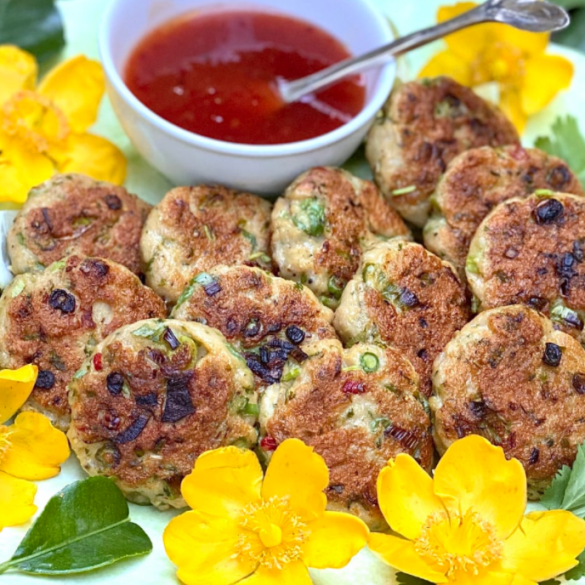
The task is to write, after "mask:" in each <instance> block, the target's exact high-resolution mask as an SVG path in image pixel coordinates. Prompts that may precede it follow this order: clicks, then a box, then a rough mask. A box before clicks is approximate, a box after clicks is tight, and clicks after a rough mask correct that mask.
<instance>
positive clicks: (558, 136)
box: [535, 116, 585, 186]
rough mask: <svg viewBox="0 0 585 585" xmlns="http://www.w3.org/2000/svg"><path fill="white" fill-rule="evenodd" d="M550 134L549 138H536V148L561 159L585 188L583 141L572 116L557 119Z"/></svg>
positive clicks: (584, 150)
mask: <svg viewBox="0 0 585 585" xmlns="http://www.w3.org/2000/svg"><path fill="white" fill-rule="evenodd" d="M552 133H553V136H552V137H551V138H549V137H544V136H541V137H540V138H537V139H536V142H535V146H536V148H540V149H541V150H544V151H545V152H548V154H552V155H555V156H558V157H559V158H562V159H563V160H564V161H565V162H566V163H567V164H568V165H569V167H571V170H572V171H573V172H574V173H575V174H576V175H577V176H578V177H579V180H580V181H581V183H583V185H584V186H585V140H584V139H583V136H581V132H580V131H579V125H578V123H577V120H576V119H575V118H574V117H573V116H566V117H564V118H557V119H556V120H555V123H554V124H553V127H552Z"/></svg>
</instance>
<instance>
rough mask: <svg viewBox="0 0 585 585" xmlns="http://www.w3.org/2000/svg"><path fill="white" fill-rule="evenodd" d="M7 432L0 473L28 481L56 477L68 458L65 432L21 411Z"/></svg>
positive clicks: (32, 414) (0, 460)
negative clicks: (6, 442)
mask: <svg viewBox="0 0 585 585" xmlns="http://www.w3.org/2000/svg"><path fill="white" fill-rule="evenodd" d="M4 428H5V429H7V433H6V438H7V440H8V448H7V450H6V452H5V453H4V454H3V455H0V470H2V471H5V472H6V473H10V475H14V476H15V477H19V478H21V479H29V480H41V479H48V478H49V477H54V476H55V475H57V474H58V473H59V471H60V469H61V464H62V463H64V462H65V461H66V460H67V458H68V457H69V443H68V442H67V437H66V436H65V433H62V432H61V431H60V430H58V429H56V428H55V427H54V426H53V425H52V424H51V421H50V420H49V419H48V418H47V417H46V416H44V415H42V414H38V413H36V412H22V413H21V414H19V415H18V416H17V417H16V420H15V421H14V424H13V425H12V426H10V427H4Z"/></svg>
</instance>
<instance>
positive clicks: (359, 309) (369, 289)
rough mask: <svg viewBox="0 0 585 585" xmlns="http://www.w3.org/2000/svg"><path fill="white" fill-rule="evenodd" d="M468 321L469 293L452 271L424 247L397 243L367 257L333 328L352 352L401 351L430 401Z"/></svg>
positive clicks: (375, 249) (378, 247) (378, 248)
mask: <svg viewBox="0 0 585 585" xmlns="http://www.w3.org/2000/svg"><path fill="white" fill-rule="evenodd" d="M469 317H470V310H469V303H468V299H467V294H466V290H465V287H464V285H463V284H462V283H461V281H460V280H459V278H458V277H457V274H456V273H455V271H454V269H453V267H452V266H451V265H450V264H448V263H447V262H444V261H442V260H441V259H440V258H439V257H437V256H435V255H434V254H432V253H431V252H429V251H427V250H425V249H424V248H423V247H422V246H421V245H420V244H414V243H411V242H401V241H398V240H393V241H391V242H384V243H381V244H377V245H376V246H373V247H372V248H371V249H370V250H368V251H367V252H366V253H365V254H364V255H363V258H362V264H361V266H360V270H359V271H358V272H357V273H356V275H355V276H354V278H353V279H352V280H351V281H350V283H349V284H348V285H347V287H346V289H345V291H344V293H343V296H342V298H341V304H340V305H339V308H338V309H337V311H336V312H335V317H334V320H333V326H334V327H335V329H336V330H337V333H338V334H339V336H340V337H341V339H342V341H344V342H345V343H346V344H348V345H350V346H351V345H353V344H354V343H356V342H366V343H372V342H373V343H380V342H381V343H385V344H388V345H390V346H392V347H396V348H397V349H399V350H400V351H402V352H403V353H404V355H405V356H406V357H407V358H408V359H409V360H410V361H411V362H412V364H413V365H414V367H415V369H416V371H417V372H418V374H419V376H420V386H421V392H422V393H423V394H425V395H426V396H428V395H430V393H431V373H432V367H433V360H434V359H435V357H436V356H437V355H438V354H439V353H440V352H441V351H442V350H443V348H444V347H445V345H446V344H447V342H448V341H449V340H450V339H451V338H452V337H453V335H454V334H455V332H456V331H458V330H459V329H461V327H463V325H465V323H467V321H468V320H469Z"/></svg>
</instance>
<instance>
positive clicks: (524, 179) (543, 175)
mask: <svg viewBox="0 0 585 585" xmlns="http://www.w3.org/2000/svg"><path fill="white" fill-rule="evenodd" d="M539 189H548V190H552V191H563V192H565V193H573V194H575V195H583V187H582V186H581V183H580V181H579V179H578V178H577V177H576V176H575V175H574V174H573V173H572V172H571V170H570V169H569V167H568V166H567V164H566V163H565V162H564V161H562V160H561V159H560V158H557V157H556V156H550V155H548V154H546V153H545V152H543V151H542V150H538V149H536V148H526V149H524V148H522V147H521V146H518V145H514V146H504V147H502V148H491V147H489V146H483V147H481V148H474V149H472V150H468V151H466V152H463V153H462V154H460V155H459V156H457V157H456V158H455V159H453V161H452V162H451V163H450V164H449V166H448V167H447V171H446V172H445V174H444V175H443V176H442V177H441V180H440V181H439V184H438V185H437V190H436V191H435V194H434V195H433V197H432V203H433V214H432V215H431V217H430V218H429V221H428V222H427V223H426V225H425V228H424V241H425V246H426V247H427V248H428V249H429V250H430V251H431V252H434V253H435V254H437V255H438V256H440V257H441V258H443V259H444V260H448V261H449V262H451V263H452V264H453V266H455V268H456V269H457V270H458V272H459V275H460V276H461V277H462V278H463V277H464V276H465V259H466V258H467V252H468V250H469V244H470V242H471V239H472V238H473V235H474V234H475V232H476V230H477V228H478V226H479V224H480V223H481V222H482V220H483V219H484V218H485V216H486V215H488V213H489V212H490V211H491V210H492V209H493V208H494V207H495V206H496V205H498V204H499V203H501V202H502V201H505V200H507V199H512V198H514V197H527V196H528V195H530V194H532V193H534V192H535V191H537V190H539Z"/></svg>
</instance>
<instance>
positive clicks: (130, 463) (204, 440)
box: [68, 319, 258, 510]
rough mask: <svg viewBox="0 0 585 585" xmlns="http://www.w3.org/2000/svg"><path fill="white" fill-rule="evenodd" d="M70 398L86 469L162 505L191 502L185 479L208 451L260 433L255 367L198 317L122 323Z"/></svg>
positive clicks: (249, 441) (72, 434)
mask: <svg viewBox="0 0 585 585" xmlns="http://www.w3.org/2000/svg"><path fill="white" fill-rule="evenodd" d="M97 355H99V356H100V359H101V365H102V366H101V368H96V367H95V364H96V360H95V356H97ZM69 402H70V404H71V411H72V419H71V427H70V429H69V433H68V436H69V440H70V442H71V447H72V449H73V451H75V454H76V455H77V457H78V458H79V461H80V463H81V465H82V467H83V468H84V469H85V470H86V471H87V473H89V475H92V476H93V475H102V476H105V477H110V478H112V479H113V480H114V481H115V482H116V484H117V485H118V487H119V488H120V489H121V490H122V492H123V493H124V495H125V496H126V498H128V499H129V500H130V501H131V502H135V503H137V504H152V505H154V506H156V507H157V508H159V509H161V510H164V509H167V508H169V507H171V508H182V507H184V506H185V505H186V504H185V501H184V499H183V497H182V496H181V489H180V487H181V480H182V479H183V478H184V477H185V476H186V475H187V474H189V473H191V471H192V470H193V465H194V463H195V460H196V459H197V457H198V456H199V455H201V453H203V452H204V451H208V450H211V449H217V448H219V447H224V446H227V445H235V446H238V447H241V448H247V447H252V446H253V445H254V444H255V443H256V440H257V431H256V429H255V427H254V425H255V423H256V421H257V419H258V406H257V394H256V392H255V391H254V378H253V376H252V372H250V370H249V369H248V368H247V367H246V363H245V362H244V361H243V360H242V358H241V357H239V356H238V355H237V354H236V353H234V352H233V351H232V350H231V349H230V348H229V347H228V345H227V342H226V340H225V338H224V337H223V336H222V335H221V333H219V332H218V331H215V330H214V329H211V327H207V326H205V325H202V324H200V323H187V322H184V321H176V320H172V319H168V320H160V319H149V320H145V321H139V322H138V323H134V324H132V325H127V326H125V327H122V328H120V329H118V330H117V331H115V332H114V333H112V334H111V335H110V336H109V337H107V338H106V339H104V340H103V341H102V342H101V343H99V344H98V345H97V347H96V348H95V353H94V355H93V358H89V359H88V360H86V361H85V362H84V364H83V365H82V368H81V371H80V374H79V375H77V376H76V377H75V378H74V380H73V381H72V382H71V384H70V386H69Z"/></svg>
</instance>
